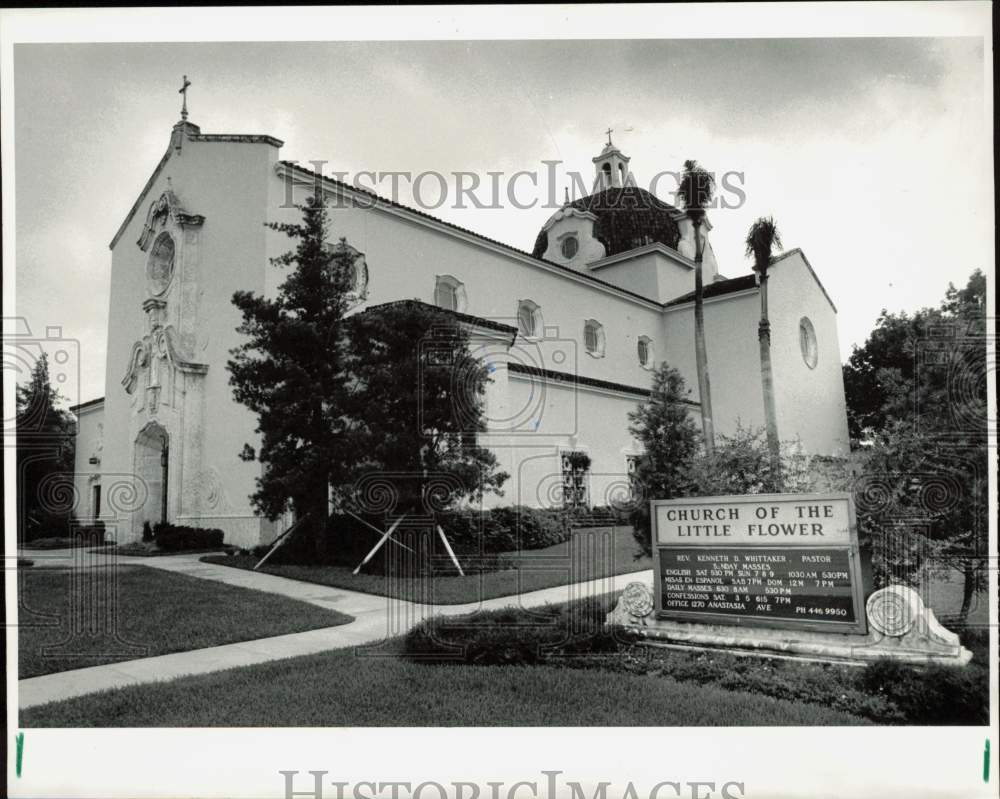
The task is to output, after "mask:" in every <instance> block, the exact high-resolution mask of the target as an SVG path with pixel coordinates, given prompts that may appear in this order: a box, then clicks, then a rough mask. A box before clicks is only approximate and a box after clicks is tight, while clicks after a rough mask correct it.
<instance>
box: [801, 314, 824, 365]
mask: <svg viewBox="0 0 1000 799" xmlns="http://www.w3.org/2000/svg"><path fill="white" fill-rule="evenodd" d="M799 348H800V349H801V350H802V360H803V361H805V362H806V366H808V367H809V368H810V369H815V368H816V363H817V362H818V361H819V348H818V346H817V344H816V328H814V327H813V323H812V322H811V321H809V317H808V316H803V317H802V318H801V319H800V320H799Z"/></svg>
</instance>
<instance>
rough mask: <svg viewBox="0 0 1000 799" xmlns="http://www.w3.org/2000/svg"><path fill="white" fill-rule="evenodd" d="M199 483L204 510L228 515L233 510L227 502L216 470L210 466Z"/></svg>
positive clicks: (231, 505) (220, 476)
mask: <svg viewBox="0 0 1000 799" xmlns="http://www.w3.org/2000/svg"><path fill="white" fill-rule="evenodd" d="M199 482H200V483H201V486H202V497H203V499H204V504H205V509H206V510H209V511H215V512H217V513H229V512H231V511H232V510H233V504H232V502H230V501H229V496H228V494H226V490H225V488H224V487H223V485H222V475H221V474H220V473H219V470H218V469H216V468H215V467H214V466H211V467H209V468H208V469H206V470H205V471H203V472H202V473H201V479H200V481H199Z"/></svg>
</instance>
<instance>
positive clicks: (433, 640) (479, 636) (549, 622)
mask: <svg viewBox="0 0 1000 799" xmlns="http://www.w3.org/2000/svg"><path fill="white" fill-rule="evenodd" d="M609 607H610V603H609V601H608V600H607V599H606V598H603V597H597V598H593V599H588V600H582V601H580V602H576V603H571V604H569V605H547V606H545V607H544V608H536V609H532V610H530V611H529V610H524V609H521V608H515V607H508V608H503V609H501V610H494V611H487V612H485V613H478V614H476V615H474V616H467V617H464V618H448V617H444V618H442V617H433V618H430V619H427V620H425V621H423V622H422V623H420V624H419V625H417V626H416V627H414V628H413V629H412V630H410V632H409V633H407V635H406V638H405V639H404V645H403V649H404V657H406V658H408V659H411V660H418V661H420V662H423V663H428V662H430V663H461V664H465V665H481V666H490V665H530V664H534V663H540V662H543V661H545V660H547V659H549V658H552V657H554V656H558V655H568V654H585V653H609V652H616V651H618V640H617V637H616V632H615V631H614V630H612V629H610V628H607V627H605V626H604V616H605V614H606V613H607V612H608V609H609Z"/></svg>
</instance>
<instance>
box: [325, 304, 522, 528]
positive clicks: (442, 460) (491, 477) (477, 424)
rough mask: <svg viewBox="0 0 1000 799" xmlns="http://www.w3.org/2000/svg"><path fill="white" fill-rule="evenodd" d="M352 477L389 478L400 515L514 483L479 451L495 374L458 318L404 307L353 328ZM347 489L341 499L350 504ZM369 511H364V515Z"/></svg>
mask: <svg viewBox="0 0 1000 799" xmlns="http://www.w3.org/2000/svg"><path fill="white" fill-rule="evenodd" d="M347 329H348V342H349V343H348V352H349V355H348V359H347V370H348V372H349V374H350V384H351V395H350V398H349V400H348V403H347V405H346V406H345V414H346V416H347V418H348V419H349V424H350V428H351V434H350V435H351V441H352V446H351V449H352V451H353V452H356V453H358V456H359V457H358V460H357V461H356V462H355V463H354V464H352V468H351V470H350V474H349V477H350V479H351V481H352V482H353V483H354V484H357V485H360V484H362V483H363V482H364V480H365V479H366V478H368V477H371V476H376V475H377V476H382V477H383V478H385V480H386V482H387V484H391V486H392V490H393V492H394V494H395V497H394V499H393V508H392V513H393V514H400V515H401V514H407V513H414V512H415V513H417V514H420V515H425V516H426V515H427V514H428V513H430V514H432V515H433V514H436V513H441V512H445V511H447V510H450V509H452V508H453V507H455V506H456V505H457V504H458V503H461V502H463V501H466V500H472V501H479V500H481V499H482V497H483V495H484V494H485V493H488V492H497V493H499V489H500V487H501V486H502V485H503V483H504V481H505V480H506V479H507V477H508V475H507V474H506V473H505V472H502V471H499V470H498V463H497V459H496V456H495V455H494V454H493V453H492V452H491V451H490V450H488V449H486V448H484V447H481V446H480V445H479V443H478V434H479V433H483V432H486V420H485V413H484V411H485V391H486V385H487V383H488V382H489V380H490V378H489V373H488V371H487V368H486V366H485V364H483V362H482V361H481V360H479V359H478V358H476V357H475V356H473V355H472V353H471V352H470V349H469V336H468V333H467V332H466V330H465V329H464V328H463V327H462V325H461V324H460V323H459V322H458V321H457V320H456V319H455V317H454V315H453V314H450V313H448V312H446V311H443V310H441V309H439V308H435V307H434V306H430V305H426V304H424V303H421V302H416V301H412V300H403V301H400V302H394V303H390V304H387V305H382V306H377V307H375V308H370V309H368V310H367V311H365V312H364V313H359V314H355V315H354V316H352V317H351V318H350V319H349V320H348V324H347ZM348 488H349V487H348V486H347V485H344V486H343V487H342V489H343V490H340V491H338V492H337V493H338V494H339V495H340V496H344V497H347V496H348V495H349V491H348ZM358 509H359V510H361V511H364V510H365V508H364V507H360V508H358Z"/></svg>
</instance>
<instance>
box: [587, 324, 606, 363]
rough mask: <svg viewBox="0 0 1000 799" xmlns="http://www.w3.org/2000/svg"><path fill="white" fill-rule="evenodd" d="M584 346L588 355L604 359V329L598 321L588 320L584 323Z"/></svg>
mask: <svg viewBox="0 0 1000 799" xmlns="http://www.w3.org/2000/svg"><path fill="white" fill-rule="evenodd" d="M583 346H584V348H585V349H586V350H587V354H588V355H592V356H593V357H595V358H603V357H604V327H603V326H602V325H601V323H600V322H598V321H597V320H596V319H588V320H587V321H586V322H584V323H583Z"/></svg>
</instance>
